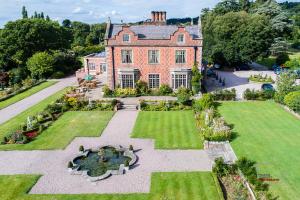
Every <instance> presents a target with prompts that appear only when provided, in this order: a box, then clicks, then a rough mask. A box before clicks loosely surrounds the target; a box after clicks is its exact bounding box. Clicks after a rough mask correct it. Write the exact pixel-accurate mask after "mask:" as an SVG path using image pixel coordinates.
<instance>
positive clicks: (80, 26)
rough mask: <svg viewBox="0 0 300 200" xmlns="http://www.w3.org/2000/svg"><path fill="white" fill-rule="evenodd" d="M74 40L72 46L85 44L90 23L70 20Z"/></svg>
mask: <svg viewBox="0 0 300 200" xmlns="http://www.w3.org/2000/svg"><path fill="white" fill-rule="evenodd" d="M71 27H72V31H73V36H74V41H73V44H72V46H85V41H86V37H87V36H88V35H89V33H90V25H89V24H86V23H82V22H76V21H75V22H72V26H71Z"/></svg>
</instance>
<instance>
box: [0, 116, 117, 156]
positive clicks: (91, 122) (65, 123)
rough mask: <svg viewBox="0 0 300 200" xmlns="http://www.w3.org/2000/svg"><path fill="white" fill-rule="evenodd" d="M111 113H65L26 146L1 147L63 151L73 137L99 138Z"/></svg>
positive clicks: (5, 147)
mask: <svg viewBox="0 0 300 200" xmlns="http://www.w3.org/2000/svg"><path fill="white" fill-rule="evenodd" d="M112 115H113V112H112V111H105V112H102V111H74V112H66V113H65V114H63V116H61V117H60V118H59V119H58V120H57V121H55V122H54V123H53V125H52V126H50V127H49V128H48V129H46V130H45V131H43V133H42V134H41V135H39V136H38V137H37V138H35V140H34V141H32V142H30V143H28V144H21V145H20V144H17V145H2V146H0V149H5V150H9V149H11V150H37V149H39V150H46V149H48V150H49V149H63V148H65V147H66V146H67V145H68V144H69V143H70V142H71V141H72V140H73V139H74V137H92V136H94V137H97V136H100V134H101V133H102V131H103V130H104V128H105V127H106V125H107V123H108V121H109V120H110V119H111V117H112Z"/></svg>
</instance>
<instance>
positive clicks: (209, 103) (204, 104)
mask: <svg viewBox="0 0 300 200" xmlns="http://www.w3.org/2000/svg"><path fill="white" fill-rule="evenodd" d="M213 106H214V99H213V96H212V95H211V94H209V93H207V94H203V96H202V98H201V99H198V100H196V101H194V104H193V107H194V109H195V111H198V112H200V111H203V110H205V109H208V108H211V107H213Z"/></svg>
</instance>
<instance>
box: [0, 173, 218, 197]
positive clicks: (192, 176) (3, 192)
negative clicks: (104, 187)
mask: <svg viewBox="0 0 300 200" xmlns="http://www.w3.org/2000/svg"><path fill="white" fill-rule="evenodd" d="M38 178H39V176H37V175H15V176H0V199H1V200H11V199H14V200H96V199H97V200H222V199H223V197H222V193H221V190H220V188H219V185H218V183H217V180H216V178H215V177H214V176H213V175H212V173H210V172H191V173H154V174H152V180H151V181H152V182H151V183H152V184H151V191H150V193H149V194H118V195H115V194H114V195H112V194H111V195H106V194H105V195H104V194H81V195H66V194H63V195H29V194H27V192H28V191H29V190H30V188H31V187H32V186H33V185H34V184H35V183H36V181H37V180H38Z"/></svg>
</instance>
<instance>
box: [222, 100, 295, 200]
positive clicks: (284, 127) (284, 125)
mask: <svg viewBox="0 0 300 200" xmlns="http://www.w3.org/2000/svg"><path fill="white" fill-rule="evenodd" d="M219 111H220V113H221V115H222V116H224V117H225V120H226V121H227V122H228V123H230V124H233V125H234V131H235V132H237V134H238V137H237V138H236V139H235V140H234V141H233V142H232V146H233V149H234V150H235V152H236V154H237V155H238V157H241V156H246V157H248V158H250V159H253V160H255V161H256V162H257V167H258V170H259V173H263V174H270V175H271V176H272V177H274V178H279V179H280V181H279V182H273V183H271V191H272V192H273V193H274V194H275V195H279V196H280V199H299V197H300V190H299V188H300V156H299V155H300V120H299V119H297V118H296V117H294V116H293V115H291V114H290V113H288V112H286V111H285V110H284V109H283V108H282V107H280V106H279V105H277V104H275V103H274V102H224V103H222V105H221V106H220V107H219Z"/></svg>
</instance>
